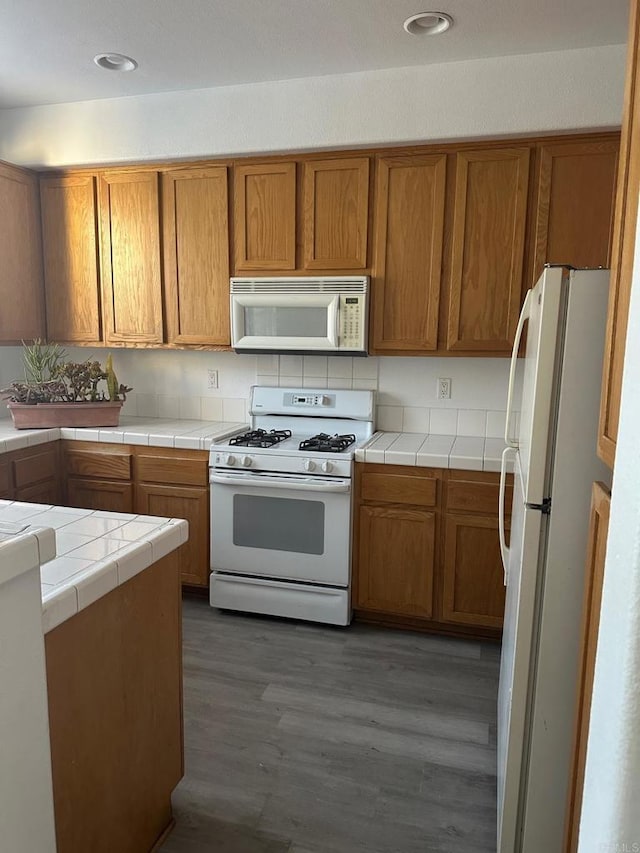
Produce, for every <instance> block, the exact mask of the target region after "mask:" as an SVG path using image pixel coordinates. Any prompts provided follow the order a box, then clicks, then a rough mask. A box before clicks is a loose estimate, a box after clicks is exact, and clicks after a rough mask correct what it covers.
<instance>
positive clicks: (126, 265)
mask: <svg viewBox="0 0 640 853" xmlns="http://www.w3.org/2000/svg"><path fill="white" fill-rule="evenodd" d="M158 203H159V202H158V173H157V172H104V173H103V174H101V176H100V234H101V252H102V301H103V308H104V325H105V329H104V331H105V340H106V342H107V343H127V342H128V343H156V344H159V343H162V340H163V325H162V273H161V259H160V211H159V207H158Z"/></svg>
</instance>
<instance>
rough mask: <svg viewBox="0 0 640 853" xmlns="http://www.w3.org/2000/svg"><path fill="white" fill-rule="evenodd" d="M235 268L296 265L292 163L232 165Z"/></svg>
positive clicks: (291, 268)
mask: <svg viewBox="0 0 640 853" xmlns="http://www.w3.org/2000/svg"><path fill="white" fill-rule="evenodd" d="M233 171H234V199H233V201H234V210H235V216H234V235H233V239H234V244H235V270H236V272H237V273H238V272H244V271H247V270H293V269H295V267H296V164H295V163H259V164H252V165H246V166H243V165H242V164H240V165H236V166H235V167H234V170H233Z"/></svg>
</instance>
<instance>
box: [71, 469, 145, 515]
mask: <svg viewBox="0 0 640 853" xmlns="http://www.w3.org/2000/svg"><path fill="white" fill-rule="evenodd" d="M66 491H67V495H66V502H67V505H68V506H75V507H81V508H82V509H100V510H104V511H107V512H133V486H132V484H131V483H123V482H112V481H110V480H88V479H81V478H78V477H69V479H68V480H67V489H66Z"/></svg>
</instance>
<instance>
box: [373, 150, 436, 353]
mask: <svg viewBox="0 0 640 853" xmlns="http://www.w3.org/2000/svg"><path fill="white" fill-rule="evenodd" d="M446 163H447V159H446V155H444V154H434V155H431V156H426V155H424V156H418V155H416V156H413V157H383V158H381V159H380V160H379V161H378V176H377V186H376V230H375V243H374V246H375V260H374V269H375V271H376V277H375V280H374V287H373V293H372V299H373V303H372V308H373V316H374V323H373V348H374V350H376V351H381V352H384V351H385V350H413V351H415V350H419V351H420V350H424V351H428V350H434V349H436V347H437V345H438V310H439V305H440V276H441V263H442V234H443V225H444V201H445V176H446Z"/></svg>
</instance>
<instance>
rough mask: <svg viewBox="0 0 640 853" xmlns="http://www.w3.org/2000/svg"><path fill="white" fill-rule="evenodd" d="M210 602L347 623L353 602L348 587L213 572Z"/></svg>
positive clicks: (239, 608) (213, 605)
mask: <svg viewBox="0 0 640 853" xmlns="http://www.w3.org/2000/svg"><path fill="white" fill-rule="evenodd" d="M210 603H211V606H212V607H220V608H221V609H223V610H239V611H242V612H245V613H265V614H268V615H271V616H285V617H288V618H290V619H305V620H308V621H310V622H323V623H325V624H328V625H348V624H349V622H350V620H351V602H350V600H349V591H348V590H347V589H332V588H331V587H323V586H317V585H313V584H300V583H286V582H285V581H277V580H264V579H263V578H250V577H244V576H242V575H229V574H225V573H223V572H214V573H213V574H212V575H211V587H210Z"/></svg>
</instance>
